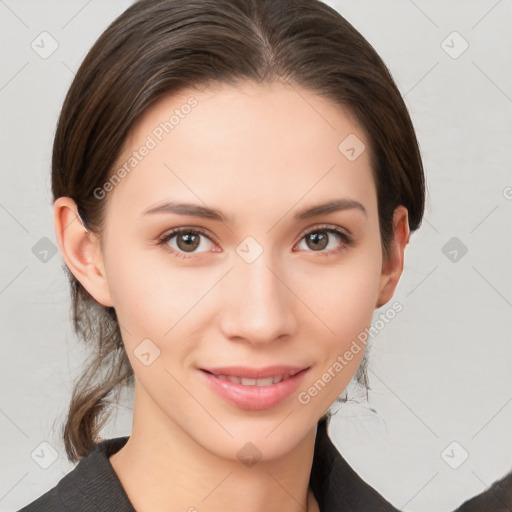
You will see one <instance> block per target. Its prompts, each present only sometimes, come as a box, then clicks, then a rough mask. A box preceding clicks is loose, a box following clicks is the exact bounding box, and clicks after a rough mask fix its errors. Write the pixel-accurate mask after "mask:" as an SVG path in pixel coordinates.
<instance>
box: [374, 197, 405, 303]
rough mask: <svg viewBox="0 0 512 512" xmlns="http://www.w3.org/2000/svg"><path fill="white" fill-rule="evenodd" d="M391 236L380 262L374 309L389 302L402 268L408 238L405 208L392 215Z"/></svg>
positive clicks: (399, 207) (398, 209)
mask: <svg viewBox="0 0 512 512" xmlns="http://www.w3.org/2000/svg"><path fill="white" fill-rule="evenodd" d="M393 234H394V235H393V240H392V241H391V244H390V247H389V254H388V256H387V258H386V259H385V260H384V261H383V262H382V272H381V278H380V284H379V296H378V300H377V304H376V306H375V307H376V308H380V307H381V306H383V305H384V304H386V303H387V302H388V301H389V300H391V297H393V294H394V293H395V289H396V286H397V284H398V280H399V279H400V276H401V275H402V270H403V268H404V251H405V246H406V245H407V244H408V243H409V236H410V232H409V215H408V211H407V208H405V206H398V207H397V208H396V209H395V211H394V213H393Z"/></svg>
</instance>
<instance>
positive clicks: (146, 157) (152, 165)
mask: <svg viewBox="0 0 512 512" xmlns="http://www.w3.org/2000/svg"><path fill="white" fill-rule="evenodd" d="M346 141H348V143H347V142H346ZM347 144H348V146H353V147H354V148H355V151H357V154H356V156H357V158H355V159H354V158H353V152H352V154H351V153H348V154H347V152H346V150H347V147H346V146H347ZM364 148H366V149H364ZM349 149H351V148H349ZM359 153H360V154H359ZM369 153H370V152H369V141H368V139H367V137H366V134H365V132H364V130H363V129H362V128H361V127H360V126H359V125H358V123H357V122H356V120H355V118H354V116H352V115H351V113H350V111H349V110H348V109H346V108H344V107H343V106H340V105H337V104H335V103H333V102H332V101H330V100H328V99H326V98H323V97H321V96H318V95H317V94H315V93H314V92H311V91H309V90H306V89H304V88H301V87H299V86H297V85H293V86H292V85H290V84H286V83H283V82H273V83H267V84H254V83H244V84H243V85H239V86H236V87H235V86H230V85H216V86H215V87H211V86H210V87H208V88H206V89H203V90H197V89H187V90H182V91H181V92H180V93H178V94H173V95H169V96H166V97H163V98H161V99H160V100H159V101H158V102H156V103H155V104H154V105H153V106H152V107H151V108H150V109H149V110H148V111H146V113H145V114H144V115H143V116H142V117H141V118H140V119H139V121H138V122H137V123H136V125H135V126H134V127H133V128H132V130H131V132H130V134H129V135H128V137H127V138H126V141H125V144H124V146H123V150H122V152H121V154H120V155H119V158H118V159H117V162H116V165H115V167H114V170H113V172H114V173H116V172H118V171H119V170H121V169H124V172H121V173H119V172H118V174H122V175H123V178H122V179H120V180H117V182H116V185H115V186H114V187H113V189H112V190H111V191H110V192H108V202H109V207H108V210H112V211H114V210H117V209H120V208H124V209H126V208H128V205H129V210H130V211H131V212H133V213H135V212H136V213H138V214H140V213H141V212H142V210H144V209H146V208H147V207H148V206H150V205H151V204H153V203H155V202H158V201H160V200H164V199H174V198H177V199H180V200H186V201H191V202H196V203H197V202H202V203H205V204H208V203H211V205H212V206H213V205H215V207H217V206H220V205H222V207H223V210H224V211H226V212H227V213H228V214H231V213H233V215H235V212H236V210H237V208H238V209H242V210H249V213H253V214H254V207H255V205H256V204H257V205H261V207H262V208H263V209H265V208H270V209H272V208H274V209H275V208H276V207H278V208H280V209H283V204H284V205H287V206H288V207H291V206H292V205H293V204H295V203H297V202H299V201H300V200H301V198H306V196H307V199H308V200H311V201H313V200H314V199H315V197H319V198H322V199H325V198H330V197H328V196H329V195H331V196H332V197H340V196H344V195H349V196H351V197H352V198H353V199H357V200H359V201H363V200H365V201H370V202H371V201H372V200H374V199H375V187H374V182H373V176H372V171H371V166H370V155H369Z"/></svg>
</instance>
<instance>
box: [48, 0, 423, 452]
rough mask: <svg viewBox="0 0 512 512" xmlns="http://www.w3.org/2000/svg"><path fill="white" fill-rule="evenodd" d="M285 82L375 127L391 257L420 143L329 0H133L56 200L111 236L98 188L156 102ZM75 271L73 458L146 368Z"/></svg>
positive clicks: (413, 219)
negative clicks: (82, 349) (72, 205)
mask: <svg viewBox="0 0 512 512" xmlns="http://www.w3.org/2000/svg"><path fill="white" fill-rule="evenodd" d="M273 80H281V81H285V82H287V83H289V84H290V85H292V86H294V85H297V86H301V87H304V88H307V89H308V90H310V91H312V92H314V93H316V94H318V95H320V96H323V97H325V98H328V99H330V100H331V101H332V102H334V103H335V104H338V105H342V106H344V107H346V108H347V109H348V110H349V111H350V112H351V114H352V115H354V116H355V119H356V120H357V122H358V123H359V124H360V125H361V127H362V128H363V129H364V130H365V131H366V134H367V135H368V139H369V141H370V146H371V147H370V148H369V149H370V155H371V162H372V171H373V176H374V180H375V184H376V188H377V200H378V213H379V228H380V234H381V241H382V249H383V254H384V255H387V253H388V249H389V246H390V243H391V242H392V240H393V226H392V218H393V212H394V209H395V208H396V207H397V206H398V205H404V206H405V207H406V208H407V210H408V213H409V227H410V230H411V231H414V230H415V229H417V228H418V227H419V225H420V223H421V219H422V216H423V210H424V195H425V184H424V176H423V167H422V161H421V156H420V151H419V147H418V142H417V140H416V135H415V132H414V128H413V125H412V122H411V119H410V117H409V114H408V112H407V108H406V106H405V103H404V101H403V99H402V97H401V95H400V92H399V90H398V88H397V87H396V85H395V83H394V81H393V78H392V77H391V75H390V73H389V71H388V69H387V67H386V66H385V64H384V63H383V62H382V60H381V59H380V57H379V56H378V55H377V53H376V52H375V50H374V49H373V48H372V46H371V45H370V44H369V43H368V42H367V41H366V40H365V39H364V37H363V36H362V35H361V34H360V33H359V32H358V31H357V30H356V29H354V28H353V27H352V25H351V24H350V23H349V22H348V21H346V20H345V19H344V18H343V17H342V16H341V15H340V14H339V13H338V12H337V11H336V10H334V9H332V8H331V7H329V6H327V5H325V4H324V3H322V2H320V1H318V0H140V1H138V2H136V3H134V4H133V5H132V6H130V7H129V8H128V9H127V10H126V11H125V12H124V13H122V14H121V15H120V16H119V17H118V18H117V19H116V20H114V22H112V24H111V25H110V26H109V27H108V28H107V29H106V30H105V31H104V33H103V34H102V35H101V36H100V38H99V39H98V40H97V41H96V43H95V44H94V45H93V47H92V48H91V50H90V51H89V53H88V54H87V56H86V57H85V59H84V61H83V63H82V64H81V66H80V68H79V70H78V72H77V73H76V76H75V78H74V80H73V83H72V84H71V87H70V89H69V91H68V94H67V96H66V99H65V101H64V104H63V107H62V111H61V113H60V118H59V121H58V126H57V130H56V134H55V140H54V146H53V156H52V192H53V199H54V200H56V199H57V198H59V197H61V196H68V197H71V198H72V199H73V200H74V201H75V202H76V204H77V207H78V211H79V213H80V215H81V217H82V219H83V220H84V222H85V223H86V226H87V228H88V229H89V230H90V231H91V232H93V233H95V234H97V235H98V236H99V238H100V240H101V233H102V231H103V229H104V226H105V217H104V212H105V203H106V201H99V200H98V198H97V197H96V196H95V194H94V190H95V189H97V187H101V186H102V185H103V184H104V183H106V182H107V181H108V180H109V178H110V176H111V175H112V174H113V172H114V171H115V169H114V164H115V162H116V159H117V157H118V155H119V153H120V150H121V148H122V145H123V143H124V142H125V139H126V137H127V135H128V133H129V132H130V130H131V129H132V128H133V126H134V123H135V122H136V121H137V120H138V119H139V118H140V117H141V115H142V114H143V113H144V112H145V111H147V110H148V108H149V107H150V106H151V105H153V104H154V103H155V102H156V101H157V100H158V99H160V98H161V97H163V96H166V95H172V94H175V93H178V92H180V91H181V90H183V89H187V88H192V87H197V88H202V87H207V86H208V85H213V84H227V85H233V86H236V85H237V84H240V83H242V82H243V81H252V82H255V83H267V82H270V81H273ZM340 142H341V141H340ZM64 270H65V272H66V274H67V276H68V278H69V281H70V285H71V294H72V313H73V315H72V318H73V325H74V329H75V331H76V333H77V335H78V336H79V338H81V339H83V341H84V342H85V343H86V344H87V345H88V346H90V350H91V360H90V361H88V365H87V367H86V368H85V370H84V372H83V374H82V375H81V376H80V377H79V378H78V379H77V380H76V382H75V385H74V390H73V394H72V398H71V403H70V406H69V411H68V417H67V420H66V422H65V425H64V427H63V438H64V445H65V448H66V452H67V455H68V458H69V460H70V461H77V460H79V459H80V458H82V457H84V456H86V455H88V454H89V453H90V451H91V450H92V449H93V447H94V446H95V444H96V443H97V442H99V440H100V439H99V437H98V436H99V431H100V430H101V428H102V426H103V425H104V424H105V422H106V420H107V419H108V414H109V412H110V407H109V406H110V405H111V404H112V403H115V399H116V397H117V396H118V393H119V391H120V389H121V388H122V386H124V385H132V384H133V382H134V374H133V369H132V367H131V365H130V362H129V360H128V357H127V354H126V352H125V349H124V345H123V341H122V337H121V330H120V326H119V322H118V319H117V316H116V312H115V309H114V308H113V307H106V306H102V305H100V304H99V303H97V302H96V301H95V299H94V298H93V297H92V296H91V295H90V294H89V293H88V292H87V290H86V289H85V288H84V287H83V286H82V285H81V283H80V282H79V281H78V280H77V279H76V278H75V277H74V275H73V274H72V273H71V272H70V271H69V270H68V269H67V267H66V266H64ZM366 364H367V359H366V358H364V359H363V361H362V363H361V365H360V366H359V368H358V370H357V373H356V379H357V382H358V383H359V384H361V385H362V386H363V387H365V388H366V389H368V380H367V374H366ZM342 396H343V395H342ZM339 400H341V401H343V400H346V397H345V398H342V397H340V398H339ZM324 417H325V418H327V419H328V418H329V413H326V415H324Z"/></svg>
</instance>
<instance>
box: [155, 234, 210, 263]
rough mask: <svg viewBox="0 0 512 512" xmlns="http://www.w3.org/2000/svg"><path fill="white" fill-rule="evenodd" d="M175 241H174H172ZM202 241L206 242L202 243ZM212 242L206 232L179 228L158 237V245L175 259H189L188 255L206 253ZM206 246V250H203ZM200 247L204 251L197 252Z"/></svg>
mask: <svg viewBox="0 0 512 512" xmlns="http://www.w3.org/2000/svg"><path fill="white" fill-rule="evenodd" d="M174 239H175V241H174ZM203 240H206V242H204V241H203ZM209 244H211V245H213V242H212V241H211V239H210V238H209V236H208V235H207V234H206V232H204V231H201V230H199V229H197V228H196V229H191V228H179V229H174V230H173V231H171V232H170V233H166V234H165V235H163V236H162V237H160V239H159V241H158V245H161V246H162V247H164V249H165V250H166V251H169V252H171V253H173V254H174V255H175V256H177V257H182V258H190V256H188V255H192V254H195V253H202V252H208V250H209V249H210V247H208V245H209ZM205 245H206V248H205ZM199 247H201V248H202V249H204V250H199V251H198V250H197V249H198V248H199Z"/></svg>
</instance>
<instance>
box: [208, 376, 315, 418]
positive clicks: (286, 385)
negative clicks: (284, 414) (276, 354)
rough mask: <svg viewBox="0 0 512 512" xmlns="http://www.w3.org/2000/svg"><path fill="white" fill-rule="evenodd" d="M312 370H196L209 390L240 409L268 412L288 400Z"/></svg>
mask: <svg viewBox="0 0 512 512" xmlns="http://www.w3.org/2000/svg"><path fill="white" fill-rule="evenodd" d="M310 368H311V367H310V366H307V367H290V366H286V367H285V366H279V367H277V366H274V367H267V368H263V369H252V368H243V367H230V368H215V369H212V368H209V369H206V368H199V370H200V371H201V374H202V375H204V377H205V379H206V381H207V383H208V385H209V387H210V389H212V390H213V391H215V392H216V393H217V394H218V395H220V396H221V397H222V398H224V399H225V400H227V401H228V402H229V403H231V404H232V405H235V406H236V407H238V408H241V409H247V410H261V409H269V408H271V407H274V406H275V405H277V404H279V403H281V402H282V401H283V400H285V399H286V398H288V397H289V396H290V395H291V394H292V393H293V392H294V391H295V390H296V389H297V388H298V386H299V385H300V383H301V382H302V380H303V378H304V376H305V374H306V373H307V372H308V371H309V369H310Z"/></svg>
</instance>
